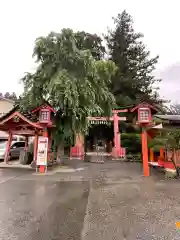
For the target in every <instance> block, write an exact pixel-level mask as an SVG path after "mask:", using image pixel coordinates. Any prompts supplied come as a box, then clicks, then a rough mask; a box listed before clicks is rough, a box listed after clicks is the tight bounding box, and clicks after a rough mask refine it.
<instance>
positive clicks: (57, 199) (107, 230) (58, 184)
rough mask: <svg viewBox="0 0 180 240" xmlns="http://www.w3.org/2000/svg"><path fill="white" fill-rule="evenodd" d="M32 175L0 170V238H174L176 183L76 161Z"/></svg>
mask: <svg viewBox="0 0 180 240" xmlns="http://www.w3.org/2000/svg"><path fill="white" fill-rule="evenodd" d="M76 167H81V168H84V170H82V171H77V172H74V173H55V174H54V175H48V176H37V175H34V174H32V171H27V170H25V169H22V170H17V169H0V240H1V239H3V240H6V239H7V240H8V239H9V240H12V239H18V240H19V239H20V240H21V239H22V240H24V239H26V240H30V239H31V240H36V239H37V240H41V239H43V240H57V239H58V240H61V239H62V240H71V239H72V240H80V239H82V240H92V239H94V240H100V239H103V240H110V239H113V240H116V239H117V240H121V239H122V240H125V239H126V240H136V239H137V240H152V239H157V240H160V239H164V240H176V239H180V230H178V229H176V222H177V221H180V207H179V205H180V179H174V180H167V179H164V175H163V174H162V173H160V172H157V171H156V170H153V169H152V170H151V177H149V178H144V177H143V175H142V166H141V164H139V163H119V162H113V163H109V162H106V163H105V164H95V163H79V164H77V165H76Z"/></svg>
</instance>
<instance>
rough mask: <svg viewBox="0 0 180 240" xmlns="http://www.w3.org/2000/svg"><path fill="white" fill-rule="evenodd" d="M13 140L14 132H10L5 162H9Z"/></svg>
mask: <svg viewBox="0 0 180 240" xmlns="http://www.w3.org/2000/svg"><path fill="white" fill-rule="evenodd" d="M11 142H12V132H9V136H8V141H7V144H6V152H5V156H4V162H5V163H8V157H9V152H10V148H11Z"/></svg>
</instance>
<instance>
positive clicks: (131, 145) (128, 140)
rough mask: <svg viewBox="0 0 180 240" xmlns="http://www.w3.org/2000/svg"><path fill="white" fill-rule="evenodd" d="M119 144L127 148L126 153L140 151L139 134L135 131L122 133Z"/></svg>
mask: <svg viewBox="0 0 180 240" xmlns="http://www.w3.org/2000/svg"><path fill="white" fill-rule="evenodd" d="M121 145H122V146H123V147H125V148H126V149H127V153H128V154H130V153H139V152H140V153H141V135H140V134H137V133H122V134H121Z"/></svg>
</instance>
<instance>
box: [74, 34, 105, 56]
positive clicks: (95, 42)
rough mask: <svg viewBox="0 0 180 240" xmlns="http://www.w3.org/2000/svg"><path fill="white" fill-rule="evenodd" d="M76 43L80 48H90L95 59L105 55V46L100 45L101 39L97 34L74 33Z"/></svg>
mask: <svg viewBox="0 0 180 240" xmlns="http://www.w3.org/2000/svg"><path fill="white" fill-rule="evenodd" d="M75 38H76V44H77V47H78V49H80V50H87V49H88V50H90V52H91V54H92V56H93V57H94V58H95V59H96V60H101V59H103V58H104V55H105V47H104V46H103V45H102V39H101V38H100V37H99V36H98V35H97V34H90V33H86V32H77V33H75Z"/></svg>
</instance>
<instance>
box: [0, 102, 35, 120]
mask: <svg viewBox="0 0 180 240" xmlns="http://www.w3.org/2000/svg"><path fill="white" fill-rule="evenodd" d="M15 112H18V113H19V114H21V115H22V116H24V117H25V118H27V120H29V121H31V122H37V121H38V116H37V115H36V114H33V113H32V112H31V110H26V111H25V110H21V109H20V107H19V105H16V106H15V107H14V108H13V109H11V110H10V111H9V112H8V113H6V114H5V115H3V116H2V117H1V118H0V122H2V121H4V120H5V119H7V118H9V117H10V116H11V115H13V114H14V113H15Z"/></svg>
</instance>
